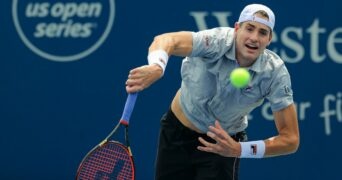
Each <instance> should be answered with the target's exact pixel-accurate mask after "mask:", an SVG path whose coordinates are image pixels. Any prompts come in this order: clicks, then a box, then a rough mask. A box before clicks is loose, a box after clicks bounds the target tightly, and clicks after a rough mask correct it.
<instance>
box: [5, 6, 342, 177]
mask: <svg viewBox="0 0 342 180" xmlns="http://www.w3.org/2000/svg"><path fill="white" fill-rule="evenodd" d="M81 2H83V4H81ZM252 2H255V1H248V0H246V1H237V0H225V1H224V0H188V1H183V0H173V1H168V2H161V1H157V0H150V1H130V0H125V1H117V0H102V1H99V0H92V1H89V0H82V1H71V0H61V1H58V2H56V1H47V0H45V1H44V0H28V1H23V0H12V1H0V23H1V26H0V147H1V148H0V159H1V160H0V179H50V180H54V179H73V177H74V175H75V172H76V170H77V167H78V164H79V162H80V161H81V159H82V157H83V156H84V155H85V154H86V153H87V151H88V150H89V149H91V148H92V147H93V146H94V145H96V144H97V143H98V142H99V141H100V140H102V139H103V138H104V137H105V136H106V135H107V134H108V133H109V132H110V130H111V129H112V128H113V126H114V125H115V124H116V123H117V121H118V119H119V118H120V116H121V112H122V108H123V105H124V102H125V99H126V92H125V87H124V83H125V80H126V77H127V75H128V71H129V70H130V69H131V68H134V67H137V66H140V65H144V64H146V56H147V48H148V46H149V44H150V42H151V41H152V39H153V37H154V36H155V35H157V34H160V33H164V32H170V31H179V30H189V31H197V30H200V29H204V28H211V27H216V26H227V25H230V26H232V25H234V22H235V21H236V20H237V18H238V16H239V13H240V11H241V10H242V8H243V7H244V6H245V5H246V4H249V3H252ZM258 2H259V3H265V4H267V5H268V6H269V7H271V8H272V9H273V10H274V12H275V14H276V27H275V34H274V35H275V36H274V41H273V43H272V44H271V46H270V49H272V50H274V51H276V52H277V53H279V54H280V55H281V56H282V57H283V59H284V61H286V63H287V67H288V69H289V71H290V73H291V75H292V76H291V77H292V83H293V89H294V93H295V94H294V98H295V101H296V103H297V108H298V117H299V125H300V131H301V146H300V149H299V151H298V152H297V153H296V154H293V155H291V156H282V157H276V158H267V159H262V160H251V159H244V160H243V161H242V165H241V179H250V178H253V179H267V180H274V179H277V180H282V179H284V180H285V179H286V180H287V179H293V180H295V179H298V180H300V179H303V178H305V179H312V180H321V179H339V178H338V176H339V175H340V172H339V170H340V165H339V164H340V162H341V161H342V156H341V153H340V149H341V148H342V144H341V140H340V137H341V135H342V80H341V77H340V75H339V74H340V73H341V70H342V23H341V21H340V17H341V15H340V12H339V10H340V7H342V2H340V1H334V0H325V1H321V0H319V1H310V2H309V4H307V3H306V1H303V2H302V1H296V0H287V1H266V0H264V1H258ZM75 5H78V6H77V7H78V10H79V11H78V12H79V13H78V14H70V13H68V12H71V11H67V10H72V8H73V7H76V6H75ZM201 17H204V18H201ZM180 63H181V59H180V58H177V57H172V58H171V59H170V63H169V65H168V67H167V71H166V74H165V76H164V77H163V78H162V79H161V80H160V81H158V82H157V83H155V84H154V85H152V86H151V87H150V88H149V89H147V90H145V91H144V92H142V93H141V94H140V96H139V98H138V100H137V104H136V108H135V111H134V113H133V116H132V120H131V125H130V132H131V134H130V136H131V143H132V149H133V152H134V155H135V162H136V168H137V179H138V180H145V179H147V180H149V179H153V172H154V159H155V153H156V146H157V144H156V142H157V136H158V130H159V120H160V117H161V115H162V114H163V113H164V112H165V111H166V110H167V109H168V107H169V104H170V102H171V99H172V97H173V95H174V93H175V92H176V90H177V88H178V87H179V85H180V74H179V73H180ZM251 116H252V118H251V120H250V126H249V128H248V133H249V138H250V139H253V140H256V139H263V138H267V137H269V136H272V135H274V134H275V133H276V130H275V126H274V123H273V122H272V119H271V117H272V116H271V114H270V109H269V108H268V103H267V102H265V104H264V105H262V106H261V107H260V108H258V109H256V110H255V111H254V112H253V113H252V114H251Z"/></svg>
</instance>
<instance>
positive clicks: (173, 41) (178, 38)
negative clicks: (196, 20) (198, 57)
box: [149, 31, 192, 57]
mask: <svg viewBox="0 0 342 180" xmlns="http://www.w3.org/2000/svg"><path fill="white" fill-rule="evenodd" d="M155 50H164V51H165V52H167V54H168V55H169V56H171V55H175V56H182V57H185V56H188V55H190V53H191V51H192V34H191V32H188V31H180V32H173V33H165V34H161V35H158V36H156V37H155V38H154V40H153V42H152V43H151V45H150V47H149V53H150V52H153V51H155Z"/></svg>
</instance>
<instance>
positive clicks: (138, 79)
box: [126, 64, 163, 93]
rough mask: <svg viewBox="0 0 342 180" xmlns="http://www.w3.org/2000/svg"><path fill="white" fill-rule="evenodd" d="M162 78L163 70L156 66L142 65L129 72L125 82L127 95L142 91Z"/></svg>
mask: <svg viewBox="0 0 342 180" xmlns="http://www.w3.org/2000/svg"><path fill="white" fill-rule="evenodd" d="M162 76H163V70H162V68H161V67H160V66H158V65H156V64H152V65H144V66H141V67H138V68H135V69H132V70H131V71H130V72H129V75H128V79H127V81H126V91H127V93H134V92H139V91H142V90H144V89H145V88H147V87H149V86H150V85H151V84H152V83H154V82H155V81H157V80H158V79H160V78H161V77H162Z"/></svg>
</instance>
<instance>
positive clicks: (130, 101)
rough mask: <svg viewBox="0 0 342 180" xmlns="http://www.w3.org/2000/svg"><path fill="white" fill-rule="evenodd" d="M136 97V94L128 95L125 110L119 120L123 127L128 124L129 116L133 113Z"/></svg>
mask: <svg viewBox="0 0 342 180" xmlns="http://www.w3.org/2000/svg"><path fill="white" fill-rule="evenodd" d="M137 97H138V93H129V94H128V97H127V100H126V104H125V108H124V111H123V113H122V117H121V120H120V123H121V124H124V125H128V124H129V119H130V118H131V114H132V112H133V109H134V105H135V101H136V100H137Z"/></svg>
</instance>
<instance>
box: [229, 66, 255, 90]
mask: <svg viewBox="0 0 342 180" xmlns="http://www.w3.org/2000/svg"><path fill="white" fill-rule="evenodd" d="M250 79H251V75H250V74H249V72H248V70H247V69H245V68H236V69H234V70H233V71H232V72H231V73H230V82H231V83H232V85H233V86H234V87H236V88H244V87H246V86H247V85H248V83H249V81H250Z"/></svg>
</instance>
